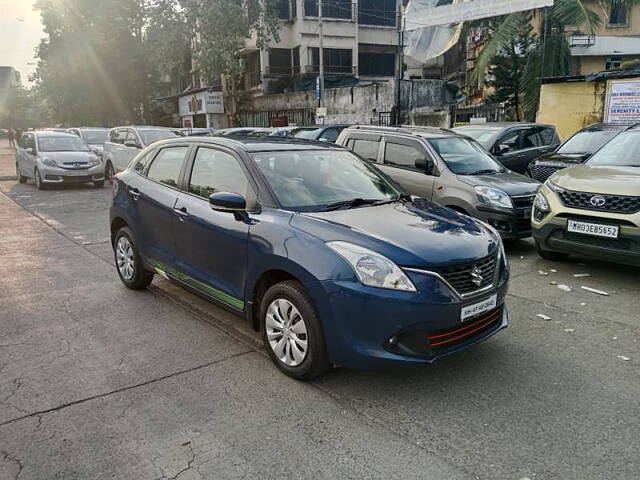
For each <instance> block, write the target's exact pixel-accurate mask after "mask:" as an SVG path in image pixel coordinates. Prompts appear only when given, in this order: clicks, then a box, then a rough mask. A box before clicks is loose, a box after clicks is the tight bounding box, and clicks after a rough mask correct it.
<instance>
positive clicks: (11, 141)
mask: <svg viewBox="0 0 640 480" xmlns="http://www.w3.org/2000/svg"><path fill="white" fill-rule="evenodd" d="M14 135H15V132H14V130H13V128H10V129H9V131H8V132H7V136H8V137H9V148H15V147H16V142H15V137H14Z"/></svg>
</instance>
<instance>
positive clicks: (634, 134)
mask: <svg viewBox="0 0 640 480" xmlns="http://www.w3.org/2000/svg"><path fill="white" fill-rule="evenodd" d="M587 165H589V166H592V167H600V166H612V167H640V130H634V131H631V132H624V133H621V134H620V135H618V136H617V137H615V138H614V139H613V140H611V141H610V142H609V143H607V144H606V145H605V146H604V147H602V148H601V149H600V150H598V151H597V152H596V153H595V154H594V155H593V156H592V157H591V158H590V159H589V161H588V162H587Z"/></svg>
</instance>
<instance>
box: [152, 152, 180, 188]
mask: <svg viewBox="0 0 640 480" xmlns="http://www.w3.org/2000/svg"><path fill="white" fill-rule="evenodd" d="M188 150H189V147H168V148H163V149H161V150H160V151H159V152H158V154H157V155H156V157H155V158H154V159H153V162H152V163H151V166H150V167H149V171H148V172H147V177H149V178H150V179H151V180H155V181H156V182H160V183H164V184H165V185H169V186H170V187H177V186H178V178H179V177H180V170H181V169H182V164H183V163H184V160H185V157H186V155H187V151H188Z"/></svg>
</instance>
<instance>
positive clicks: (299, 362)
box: [260, 281, 331, 380]
mask: <svg viewBox="0 0 640 480" xmlns="http://www.w3.org/2000/svg"><path fill="white" fill-rule="evenodd" d="M260 327H261V329H262V341H263V343H264V346H265V348H266V349H267V352H268V353H269V356H270V357H271V360H272V361H273V363H274V364H275V365H276V367H278V369H279V370H280V371H281V372H283V373H284V374H285V375H288V376H289V377H292V378H295V379H297V380H310V379H312V378H315V377H318V376H320V375H322V374H323V373H325V372H327V371H328V370H329V369H330V368H331V363H330V362H329V358H328V355H327V349H326V344H325V340H324V332H323V329H322V324H321V322H320V319H319V318H318V315H317V314H316V310H315V308H314V305H313V302H312V301H311V298H310V297H309V295H308V293H307V292H306V291H305V289H304V288H303V287H302V285H300V284H299V283H298V282H296V281H286V282H281V283H278V284H276V285H273V286H272V287H271V288H269V290H267V292H266V293H265V294H264V296H263V297H262V299H261V302H260Z"/></svg>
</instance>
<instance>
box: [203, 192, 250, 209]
mask: <svg viewBox="0 0 640 480" xmlns="http://www.w3.org/2000/svg"><path fill="white" fill-rule="evenodd" d="M209 205H210V206H211V208H212V209H213V210H215V211H216V212H229V213H244V212H245V211H246V210H247V201H246V200H245V198H244V197H243V196H242V195H239V194H237V193H230V192H216V193H212V194H211V195H209Z"/></svg>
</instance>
